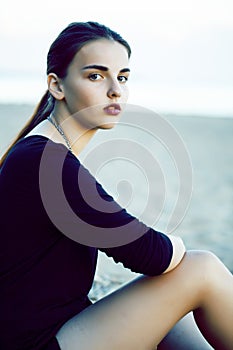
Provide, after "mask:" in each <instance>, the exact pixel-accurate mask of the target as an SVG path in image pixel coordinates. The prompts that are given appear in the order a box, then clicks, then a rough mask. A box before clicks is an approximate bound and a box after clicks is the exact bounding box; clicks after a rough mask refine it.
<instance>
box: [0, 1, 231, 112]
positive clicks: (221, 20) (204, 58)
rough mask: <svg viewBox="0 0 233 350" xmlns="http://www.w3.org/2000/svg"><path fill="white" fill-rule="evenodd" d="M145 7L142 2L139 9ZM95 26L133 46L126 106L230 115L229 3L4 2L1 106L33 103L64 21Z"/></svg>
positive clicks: (0, 27) (0, 35) (0, 20)
mask: <svg viewBox="0 0 233 350" xmlns="http://www.w3.org/2000/svg"><path fill="white" fill-rule="evenodd" d="M142 4H143V5H142ZM89 20H93V21H97V22H100V23H103V24H105V25H107V26H109V27H110V28H112V29H113V30H115V31H117V32H119V33H120V34H121V35H122V36H123V37H124V38H125V39H126V40H127V41H128V42H129V43H130V45H131V47H132V52H133V54H132V58H131V62H130V68H131V71H132V74H131V78H130V82H129V85H130V91H131V92H130V100H129V102H130V103H134V104H139V105H143V106H145V107H152V108H155V109H157V111H165V112H166V111H167V112H177V113H192V114H206V115H223V116H233V65H232V62H233V1H232V0H219V1H217V0H195V1H192V0H161V1H159V0H152V1H148V0H144V1H143V2H140V6H137V5H136V3H133V2H132V1H128V2H127V1H125V0H118V1H117V2H109V1H106V0H98V1H83V3H81V2H80V1H77V0H76V1H74V0H66V1H61V2H58V1H57V0H56V1H55V0H49V1H48V0H47V1H45V0H40V1H37V2H36V1H33V0H21V1H18V0H8V1H4V4H2V5H1V12H0V43H1V55H0V102H1V103H2V102H19V103H37V101H39V100H40V97H41V95H42V94H43V93H44V91H45V90H46V75H45V71H46V55H47V52H48V49H49V46H50V45H51V43H52V41H53V40H54V39H55V38H56V36H57V35H58V34H59V33H60V31H61V30H62V29H63V28H64V27H66V26H67V25H68V24H69V23H70V22H74V21H89Z"/></svg>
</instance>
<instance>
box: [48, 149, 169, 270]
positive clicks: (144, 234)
mask: <svg viewBox="0 0 233 350" xmlns="http://www.w3.org/2000/svg"><path fill="white" fill-rule="evenodd" d="M49 158H50V164H48V167H49V168H50V169H52V174H50V175H51V184H48V186H47V187H46V188H49V187H51V186H52V185H53V186H54V183H55V182H56V181H55V179H56V178H57V177H59V171H58V172H57V171H56V169H57V164H56V157H49ZM51 159H52V164H51ZM63 163H64V164H63V167H62V190H63V191H64V194H65V198H66V201H67V203H68V205H69V207H70V209H72V212H73V213H74V214H75V216H76V218H75V219H74V218H73V217H72V218H71V217H69V215H68V214H67V213H66V211H63V208H61V207H60V206H59V203H60V199H59V197H58V196H57V202H56V205H55V208H57V215H58V216H59V218H60V219H61V221H62V222H64V221H69V224H70V225H72V229H74V230H73V231H72V232H75V234H76V233H77V236H76V237H73V236H72V237H71V238H72V239H73V240H75V241H77V242H78V243H81V244H83V242H82V239H86V240H87V241H86V243H85V244H86V245H89V246H95V247H96V248H99V249H100V250H101V251H103V252H105V253H106V254H107V255H108V256H109V257H112V258H113V259H114V261H115V262H121V263H122V264H123V265H124V266H125V267H127V268H129V269H131V270H132V271H134V272H137V273H142V274H145V275H150V276H153V275H158V274H161V273H162V272H164V271H165V270H166V269H167V267H168V266H169V264H170V261H171V258H172V253H173V248H172V243H171V241H170V239H169V237H168V236H166V235H165V234H163V233H161V232H158V231H155V230H154V229H152V228H149V227H147V226H146V225H145V224H144V223H142V222H140V221H139V220H138V219H137V218H135V217H134V216H132V215H130V214H129V213H128V212H127V211H126V210H125V209H124V208H121V207H120V206H119V204H118V203H117V202H115V201H114V199H113V198H112V197H111V196H110V195H109V194H108V193H107V192H106V191H105V190H104V189H103V187H102V186H101V185H100V184H99V183H98V182H97V181H96V179H95V178H94V177H93V176H92V175H91V174H90V172H89V171H88V170H87V169H86V168H85V167H84V166H83V165H81V164H80V162H79V161H78V160H77V159H76V158H75V157H74V156H73V155H72V154H70V153H68V154H67V156H66V158H65V160H64V162H63ZM49 177H50V176H49V175H48V168H47V170H46V179H48V178H49ZM54 193H57V191H56V189H54ZM67 232H68V230H67V231H66V229H63V230H62V233H64V234H65V235H67ZM80 237H81V242H80Z"/></svg>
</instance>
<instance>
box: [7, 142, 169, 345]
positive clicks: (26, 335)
mask: <svg viewBox="0 0 233 350" xmlns="http://www.w3.org/2000/svg"><path fill="white" fill-rule="evenodd" d="M61 164H62V168H61ZM61 169H62V170H61ZM60 170H61V174H60V173H59V171H60ZM80 174H81V175H80ZM80 176H81V177H80ZM60 185H61V188H62V193H59V192H61V191H59V189H58V187H59V186H60ZM51 194H52V200H51ZM61 196H64V197H61ZM64 198H65V199H66V201H65V202H66V203H68V206H67V208H68V209H67V208H66V206H64V205H63V204H61V203H62V200H63V199H64ZM50 200H51V203H50ZM72 215H74V217H73V216H72ZM54 218H55V219H54ZM76 219H77V220H76ZM95 228H96V230H95ZM118 228H119V229H118ZM76 232H77V235H76ZM101 232H103V234H104V235H106V234H108V232H109V234H111V235H112V236H111V237H112V238H111V239H110V240H109V242H110V243H111V242H114V243H113V244H112V246H111V244H109V242H108V243H106V244H104V243H103V242H104V238H103V237H106V236H103V237H102V236H101V237H102V238H101V239H99V238H98V234H100V235H101ZM88 235H89V236H88ZM93 235H95V236H94V239H93V241H92V237H93ZM117 235H119V236H117ZM116 237H117V238H116ZM125 237H126V238H125ZM127 237H128V238H127ZM85 239H86V240H87V242H85ZM114 239H115V241H114ZM127 239H128V241H127V242H128V243H127V242H126V240H127ZM83 240H84V242H83ZM88 242H90V244H88ZM98 242H99V246H98ZM117 242H118V243H121V244H122V243H124V244H123V245H120V246H119V245H117ZM98 249H100V250H101V251H103V252H105V253H106V254H107V255H108V256H111V257H113V259H114V260H115V261H116V262H122V263H123V265H124V266H125V267H127V268H129V269H131V270H132V271H134V272H138V273H142V274H145V275H151V276H153V275H158V274H161V273H162V272H163V271H164V270H165V269H166V268H167V267H168V265H169V263H170V261H171V257H172V244H171V241H170V240H169V238H168V237H167V236H166V235H164V234H162V233H160V232H157V231H155V230H153V229H152V228H149V227H147V226H146V225H144V224H143V223H142V222H140V221H139V220H137V219H136V218H134V217H133V216H131V215H130V214H128V213H127V212H126V210H125V209H123V208H121V207H120V206H119V205H118V204H117V203H116V202H115V201H114V200H113V198H112V197H111V196H109V195H108V194H107V193H106V192H105V190H104V189H103V188H102V186H101V185H100V184H99V183H98V182H97V181H96V180H95V178H94V177H93V176H92V175H91V174H90V172H89V171H88V170H87V169H86V168H85V167H84V166H83V165H82V164H81V163H80V161H79V160H78V159H77V158H76V157H75V156H74V155H73V154H72V153H71V152H67V149H66V147H65V146H64V145H62V144H58V143H54V142H52V141H51V140H48V139H47V138H46V137H44V136H39V135H38V136H29V137H26V138H24V139H22V140H20V141H19V142H18V143H17V144H16V145H15V146H14V147H13V149H12V150H11V152H10V154H9V155H8V157H7V159H6V160H5V162H4V164H3V166H2V168H1V170H0V349H4V350H16V349H17V350H19V349H24V350H26V349H34V350H39V349H41V348H42V347H43V346H44V345H45V344H46V343H47V342H48V341H49V340H50V339H51V338H52V337H54V335H55V334H56V333H57V331H58V330H59V328H60V327H61V326H62V325H63V324H64V323H65V322H66V321H67V320H68V319H70V318H71V317H73V316H74V315H76V314H78V313H79V312H80V311H82V310H83V309H84V308H86V307H87V306H89V305H90V304H91V302H90V300H89V299H88V293H89V291H90V288H91V286H92V283H93V279H94V274H95V269H96V262H97V252H98Z"/></svg>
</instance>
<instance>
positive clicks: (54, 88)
mask: <svg viewBox="0 0 233 350" xmlns="http://www.w3.org/2000/svg"><path fill="white" fill-rule="evenodd" d="M47 83H48V90H49V92H50V93H51V95H52V96H53V97H54V98H55V99H56V100H60V101H61V100H63V99H64V93H63V89H62V84H61V81H60V79H59V78H58V76H57V75H56V74H55V73H49V75H48V78H47Z"/></svg>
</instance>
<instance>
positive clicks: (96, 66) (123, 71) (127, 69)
mask: <svg viewBox="0 0 233 350" xmlns="http://www.w3.org/2000/svg"><path fill="white" fill-rule="evenodd" d="M87 69H98V70H101V71H104V72H107V71H108V70H109V69H108V67H105V66H101V65H98V64H91V65H89V66H85V67H83V68H82V70H87ZM126 72H130V69H129V68H123V69H121V70H120V73H126Z"/></svg>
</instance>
